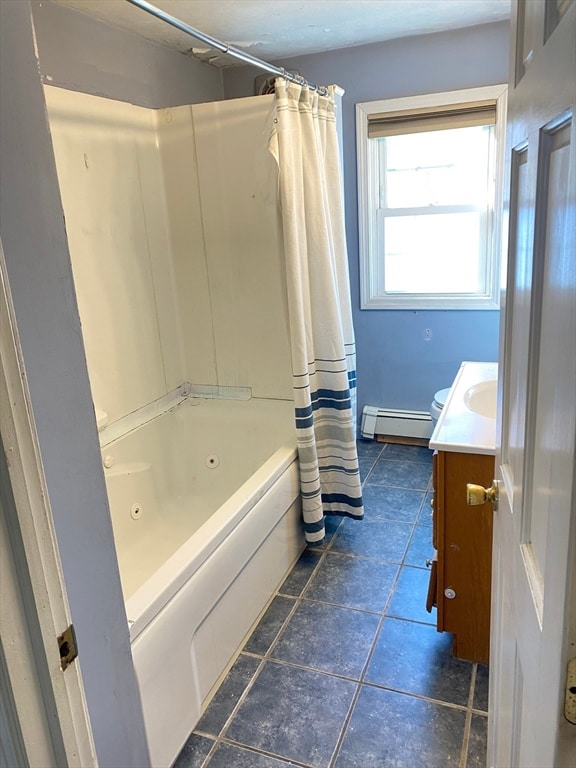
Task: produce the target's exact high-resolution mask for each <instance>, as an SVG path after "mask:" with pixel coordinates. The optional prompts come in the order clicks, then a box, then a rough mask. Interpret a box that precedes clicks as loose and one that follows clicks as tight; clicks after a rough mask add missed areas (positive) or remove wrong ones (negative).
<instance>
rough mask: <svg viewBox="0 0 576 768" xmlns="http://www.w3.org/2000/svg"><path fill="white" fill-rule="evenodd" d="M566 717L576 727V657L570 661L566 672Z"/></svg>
mask: <svg viewBox="0 0 576 768" xmlns="http://www.w3.org/2000/svg"><path fill="white" fill-rule="evenodd" d="M564 717H565V718H566V720H568V722H569V723H574V725H576V657H574V658H573V659H570V661H569V662H568V669H567V671H566V695H565V697H564Z"/></svg>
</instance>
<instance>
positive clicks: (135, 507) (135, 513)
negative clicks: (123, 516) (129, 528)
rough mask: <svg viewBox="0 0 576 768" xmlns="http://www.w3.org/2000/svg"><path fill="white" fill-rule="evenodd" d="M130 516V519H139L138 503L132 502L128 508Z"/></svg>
mask: <svg viewBox="0 0 576 768" xmlns="http://www.w3.org/2000/svg"><path fill="white" fill-rule="evenodd" d="M130 517H131V518H132V520H140V518H141V517H142V507H141V505H140V504H133V505H132V509H131V510H130Z"/></svg>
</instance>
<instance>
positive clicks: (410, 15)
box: [54, 0, 511, 66]
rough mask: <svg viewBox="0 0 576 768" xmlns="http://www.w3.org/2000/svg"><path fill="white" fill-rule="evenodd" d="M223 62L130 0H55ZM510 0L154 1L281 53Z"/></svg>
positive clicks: (422, 30)
mask: <svg viewBox="0 0 576 768" xmlns="http://www.w3.org/2000/svg"><path fill="white" fill-rule="evenodd" d="M54 2H57V3H58V4H59V5H64V6H67V7H70V8H74V9H77V10H79V11H81V12H83V13H86V14H88V15H90V16H93V17H94V18H97V19H100V20H102V21H105V22H107V23H110V24H113V25H115V26H117V27H120V28H122V29H127V30H131V31H132V32H134V33H136V34H138V35H141V36H142V37H145V38H148V39H151V40H155V41H156V42H158V43H161V44H163V45H167V46H169V47H171V48H174V49H176V50H178V51H181V52H185V53H193V54H195V55H198V56H199V57H200V58H203V59H207V60H209V61H210V63H213V64H216V65H218V66H224V65H230V64H233V63H235V62H234V61H233V60H231V59H230V57H224V56H221V55H217V56H214V55H213V53H214V52H212V53H208V52H207V51H206V45H205V44H203V43H201V42H198V41H195V40H194V39H193V38H191V37H189V36H188V35H186V34H185V33H184V32H181V31H180V30H178V29H175V28H174V27H172V26H169V25H168V24H166V23H164V22H162V21H160V20H158V19H156V18H154V17H153V16H151V15H150V14H148V13H146V12H145V11H143V10H141V9H140V8H137V7H135V6H134V5H132V4H130V3H129V2H127V0H54ZM510 2H511V0H302V1H301V0H152V4H153V5H155V6H156V7H157V8H160V9H162V10H163V11H165V12H166V13H168V14H170V15H171V16H174V17H176V18H177V19H179V20H180V21H182V22H184V23H185V24H187V25H189V26H191V27H195V28H196V29H199V30H201V31H202V32H204V33H205V34H207V35H209V36H210V37H212V38H216V39H217V40H220V41H222V42H225V43H228V44H230V45H232V46H234V47H236V48H241V49H242V50H245V51H246V52H247V53H250V54H251V55H252V56H257V57H258V58H261V59H264V60H266V61H274V60H275V59H279V58H288V57H290V56H299V55H301V54H305V53H317V52H321V51H327V50H332V49H336V48H347V47H350V46H354V45H363V44H365V43H376V42H380V41H383V40H390V39H392V38H401V37H408V36H410V35H421V34H427V33H430V32H440V31H442V30H448V29H457V28H460V27H469V26H474V25H476V24H486V23H488V22H492V21H501V20H504V19H507V18H509V16H510Z"/></svg>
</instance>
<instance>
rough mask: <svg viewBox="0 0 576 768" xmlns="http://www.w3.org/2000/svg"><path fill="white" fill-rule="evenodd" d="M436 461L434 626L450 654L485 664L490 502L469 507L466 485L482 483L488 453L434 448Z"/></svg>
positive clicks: (488, 474) (489, 470) (490, 463)
mask: <svg viewBox="0 0 576 768" xmlns="http://www.w3.org/2000/svg"><path fill="white" fill-rule="evenodd" d="M437 465H438V466H437V482H438V485H437V491H436V492H435V498H436V501H435V505H436V512H437V518H438V519H437V533H436V536H437V543H438V587H437V589H438V617H439V620H438V629H439V630H444V631H446V632H451V633H453V635H454V644H453V652H454V655H455V656H457V657H458V658H463V659H469V660H470V661H480V662H484V663H488V656H489V638H490V587H491V563H492V506H491V505H490V504H485V505H482V506H478V507H469V506H468V505H467V503H466V484H467V483H478V484H479V485H484V486H486V487H488V486H489V485H490V484H491V482H492V476H493V473H494V457H493V456H483V455H476V454H467V453H445V452H440V453H439V454H438V460H437Z"/></svg>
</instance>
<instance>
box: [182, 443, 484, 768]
mask: <svg viewBox="0 0 576 768" xmlns="http://www.w3.org/2000/svg"><path fill="white" fill-rule="evenodd" d="M358 452H359V457H360V470H361V474H362V477H363V478H364V503H365V519H364V520H363V521H362V522H357V521H353V520H348V519H342V518H328V519H327V524H328V535H327V537H326V540H325V542H324V544H323V546H322V547H314V548H309V549H306V551H305V552H304V554H303V555H302V557H301V559H300V560H299V562H298V563H297V564H296V565H295V567H294V569H293V570H292V572H291V573H290V574H289V576H288V578H287V579H286V581H285V582H284V584H283V585H282V586H281V588H280V589H279V590H278V594H277V595H276V596H275V597H274V599H273V601H272V603H271V604H270V607H269V609H268V610H267V612H266V614H265V615H264V617H263V618H262V620H261V621H260V623H259V624H258V626H257V627H256V629H255V630H254V632H253V634H252V636H251V637H250V638H249V639H248V642H247V643H246V645H245V646H244V648H243V651H242V653H241V654H240V656H239V657H238V659H237V661H236V662H235V664H234V666H233V667H232V669H231V670H230V672H229V674H228V676H227V677H226V679H225V680H224V682H223V683H222V685H221V687H220V688H219V690H218V691H217V693H216V695H215V696H214V698H213V700H212V702H211V703H210V705H209V707H208V709H207V710H206V712H205V713H204V715H203V717H202V719H201V720H200V722H199V723H198V725H197V727H196V730H195V731H194V733H193V734H192V735H191V736H190V738H189V740H188V742H187V743H186V745H185V747H184V749H183V750H182V752H181V754H180V756H179V757H178V759H177V761H176V763H175V766H174V768H287V766H300V768H388V767H389V766H390V767H394V768H420V767H422V768H447V767H448V766H454V767H455V768H483V766H485V764H486V726H487V708H488V669H487V668H486V667H484V666H482V665H478V664H471V663H468V662H465V661H459V660H458V659H454V658H452V656H451V653H450V650H451V638H450V636H449V635H445V634H439V633H438V632H436V628H435V626H434V623H435V616H434V614H429V613H427V612H426V610H425V607H424V603H425V595H426V589H427V584H428V573H429V572H428V570H427V568H426V558H427V557H430V555H431V551H432V545H431V529H430V526H431V519H430V506H429V499H430V492H431V474H432V457H431V452H430V451H429V450H428V449H427V448H419V447H412V446H399V445H394V444H383V443H377V442H372V441H370V442H368V441H360V442H359V446H358Z"/></svg>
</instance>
